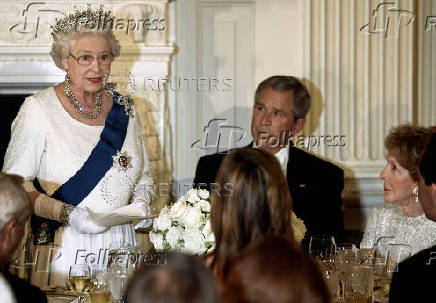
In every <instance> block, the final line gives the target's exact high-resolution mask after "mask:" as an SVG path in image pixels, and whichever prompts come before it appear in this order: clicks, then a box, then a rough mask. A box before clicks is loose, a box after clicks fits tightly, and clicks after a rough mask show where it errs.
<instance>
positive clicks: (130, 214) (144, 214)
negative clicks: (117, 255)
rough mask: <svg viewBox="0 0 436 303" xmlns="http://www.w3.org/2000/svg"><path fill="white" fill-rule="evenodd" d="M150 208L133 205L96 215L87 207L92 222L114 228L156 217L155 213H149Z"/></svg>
mask: <svg viewBox="0 0 436 303" xmlns="http://www.w3.org/2000/svg"><path fill="white" fill-rule="evenodd" d="M149 209H150V208H149V206H148V205H147V204H146V203H133V204H129V205H126V206H123V207H120V208H116V209H113V210H111V211H109V212H107V213H96V212H93V211H92V210H90V209H89V208H88V207H86V211H87V212H88V213H89V216H90V217H91V220H92V222H94V223H95V224H97V225H101V226H114V225H120V224H126V223H130V222H132V221H133V220H138V219H147V218H153V217H155V214H153V212H152V213H151V214H150V213H149Z"/></svg>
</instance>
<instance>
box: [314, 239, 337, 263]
mask: <svg viewBox="0 0 436 303" xmlns="http://www.w3.org/2000/svg"><path fill="white" fill-rule="evenodd" d="M335 252H336V243H335V239H334V238H333V236H332V235H319V236H312V237H310V243H309V253H310V255H311V256H312V258H315V259H318V260H326V259H327V258H330V257H332V256H333V255H334V254H335Z"/></svg>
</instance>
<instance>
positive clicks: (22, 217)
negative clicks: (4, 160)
mask: <svg viewBox="0 0 436 303" xmlns="http://www.w3.org/2000/svg"><path fill="white" fill-rule="evenodd" d="M22 184H23V178H21V177H19V176H15V175H9V174H6V173H2V172H0V230H2V229H3V227H4V226H5V225H6V223H8V222H9V221H11V220H12V219H17V221H18V223H19V224H20V225H24V224H25V223H26V221H27V219H28V218H29V216H30V207H29V199H28V197H27V194H26V192H25V190H24V187H23V185H22Z"/></svg>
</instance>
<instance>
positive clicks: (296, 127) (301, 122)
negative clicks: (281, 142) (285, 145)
mask: <svg viewBox="0 0 436 303" xmlns="http://www.w3.org/2000/svg"><path fill="white" fill-rule="evenodd" d="M304 123H306V118H301V119H298V120H297V121H295V123H294V125H292V128H291V134H292V136H295V135H297V134H298V133H300V132H301V131H302V130H303V127H304Z"/></svg>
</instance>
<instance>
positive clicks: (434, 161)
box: [419, 132, 436, 185]
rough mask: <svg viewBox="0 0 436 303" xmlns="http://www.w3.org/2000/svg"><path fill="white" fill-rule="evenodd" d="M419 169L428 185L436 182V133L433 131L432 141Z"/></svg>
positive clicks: (423, 155) (422, 157) (426, 149)
mask: <svg viewBox="0 0 436 303" xmlns="http://www.w3.org/2000/svg"><path fill="white" fill-rule="evenodd" d="M419 171H420V172H421V175H422V177H423V178H424V182H425V184H426V185H431V184H432V183H433V184H436V133H435V132H434V133H432V135H431V140H430V143H428V145H427V147H426V148H425V150H424V152H423V154H422V156H421V161H420V163H419Z"/></svg>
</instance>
